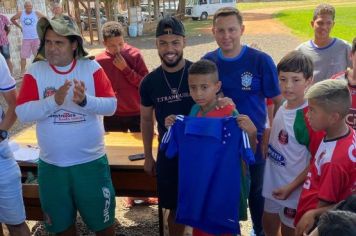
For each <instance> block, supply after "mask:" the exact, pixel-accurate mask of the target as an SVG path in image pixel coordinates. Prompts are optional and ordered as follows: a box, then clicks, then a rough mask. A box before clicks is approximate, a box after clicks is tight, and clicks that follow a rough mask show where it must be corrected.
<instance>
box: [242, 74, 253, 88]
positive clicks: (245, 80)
mask: <svg viewBox="0 0 356 236" xmlns="http://www.w3.org/2000/svg"><path fill="white" fill-rule="evenodd" d="M252 78H253V75H252V73H250V72H247V71H246V72H244V73H242V75H241V84H242V90H251V84H252Z"/></svg>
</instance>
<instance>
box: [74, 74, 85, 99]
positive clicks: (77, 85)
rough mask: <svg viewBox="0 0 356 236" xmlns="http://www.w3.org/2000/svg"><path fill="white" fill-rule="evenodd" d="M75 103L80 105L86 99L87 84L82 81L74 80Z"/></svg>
mask: <svg viewBox="0 0 356 236" xmlns="http://www.w3.org/2000/svg"><path fill="white" fill-rule="evenodd" d="M73 81H74V88H73V102H74V103H76V104H80V103H82V102H83V100H84V99H85V84H84V82H83V81H81V80H77V79H74V80H73Z"/></svg>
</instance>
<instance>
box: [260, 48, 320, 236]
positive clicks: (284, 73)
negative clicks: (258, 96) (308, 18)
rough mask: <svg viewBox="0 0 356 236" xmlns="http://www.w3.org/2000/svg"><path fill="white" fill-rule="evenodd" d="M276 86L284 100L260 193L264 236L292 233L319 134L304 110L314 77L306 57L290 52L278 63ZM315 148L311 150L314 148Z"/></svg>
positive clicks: (274, 129) (274, 121) (275, 120)
mask: <svg viewBox="0 0 356 236" xmlns="http://www.w3.org/2000/svg"><path fill="white" fill-rule="evenodd" d="M277 71H278V78H279V85H280V89H281V92H282V96H283V97H284V99H285V100H286V101H285V102H284V103H283V105H282V106H281V107H280V108H279V109H278V111H277V113H276V115H275V117H274V120H273V125H272V128H271V133H270V138H269V144H268V152H267V159H266V167H265V173H264V180H263V190H262V194H263V196H264V197H265V205H264V213H263V219H262V222H263V229H264V232H265V235H266V236H277V235H281V234H282V235H284V236H285V235H294V226H293V220H294V217H295V213H296V209H297V204H298V199H299V195H300V192H301V187H302V186H301V185H302V183H303V181H304V179H305V177H306V174H307V171H308V168H309V159H310V156H311V154H313V153H315V151H316V148H317V146H318V144H319V143H320V141H321V139H322V133H316V132H313V131H312V130H311V129H308V128H307V127H308V126H309V124H308V122H307V119H306V116H305V113H306V111H307V109H308V103H307V101H306V100H305V99H304V93H305V91H306V89H307V88H308V87H309V85H310V84H311V83H312V78H313V62H312V60H311V58H310V57H309V56H306V55H304V54H303V53H301V52H299V51H292V52H290V53H288V54H287V55H286V56H284V57H283V58H282V59H281V61H280V62H279V63H278V65H277ZM313 150H314V151H313Z"/></svg>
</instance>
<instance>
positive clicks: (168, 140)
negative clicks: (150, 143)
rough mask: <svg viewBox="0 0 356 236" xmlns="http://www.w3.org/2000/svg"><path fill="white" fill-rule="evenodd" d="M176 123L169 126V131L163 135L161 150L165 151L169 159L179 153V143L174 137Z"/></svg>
mask: <svg viewBox="0 0 356 236" xmlns="http://www.w3.org/2000/svg"><path fill="white" fill-rule="evenodd" d="M175 124H176V123H175ZM175 124H174V125H172V126H171V127H169V128H168V130H167V132H166V133H165V134H164V135H163V138H162V141H161V145H160V150H162V151H165V153H166V157H167V158H169V159H171V158H173V157H175V156H176V155H177V154H178V143H177V142H176V139H175V137H174V135H175V132H174V130H175V129H176V128H175V127H176V126H175Z"/></svg>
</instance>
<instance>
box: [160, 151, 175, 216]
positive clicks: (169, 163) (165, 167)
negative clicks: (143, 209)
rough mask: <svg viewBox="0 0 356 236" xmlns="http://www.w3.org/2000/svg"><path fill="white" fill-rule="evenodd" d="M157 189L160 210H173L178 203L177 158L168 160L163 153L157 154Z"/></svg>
mask: <svg viewBox="0 0 356 236" xmlns="http://www.w3.org/2000/svg"><path fill="white" fill-rule="evenodd" d="M157 188H158V198H159V204H160V206H161V207H162V208H165V209H170V210H175V209H177V201H178V157H174V158H172V159H169V158H167V157H166V156H165V154H164V152H162V151H159V152H158V154H157Z"/></svg>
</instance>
